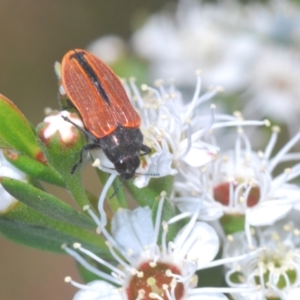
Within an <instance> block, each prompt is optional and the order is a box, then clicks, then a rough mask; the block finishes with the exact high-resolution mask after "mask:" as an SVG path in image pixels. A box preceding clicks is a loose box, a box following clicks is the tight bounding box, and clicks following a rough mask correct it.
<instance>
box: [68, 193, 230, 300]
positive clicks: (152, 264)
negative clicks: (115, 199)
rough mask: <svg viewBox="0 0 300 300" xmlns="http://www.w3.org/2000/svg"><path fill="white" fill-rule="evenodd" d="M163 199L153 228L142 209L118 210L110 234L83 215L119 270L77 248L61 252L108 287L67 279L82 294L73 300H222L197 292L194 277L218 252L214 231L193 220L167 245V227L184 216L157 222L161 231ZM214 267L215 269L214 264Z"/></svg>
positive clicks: (214, 291) (211, 291)
mask: <svg viewBox="0 0 300 300" xmlns="http://www.w3.org/2000/svg"><path fill="white" fill-rule="evenodd" d="M164 197H165V196H164V193H162V195H161V199H160V204H159V208H158V212H157V218H156V221H155V222H156V223H155V225H154V226H153V223H152V218H151V210H150V209H149V208H147V207H144V208H138V209H136V210H134V211H129V210H120V211H118V212H117V213H116V214H115V215H114V217H113V220H112V224H111V231H112V233H111V234H110V233H108V232H107V230H106V228H105V227H104V226H103V221H102V219H101V221H100V220H99V219H98V218H97V217H96V216H95V215H94V214H93V213H92V211H91V210H88V211H89V213H90V214H91V216H92V217H93V218H94V220H95V221H96V222H97V224H98V225H99V227H100V228H101V231H102V233H103V234H104V236H105V237H106V239H107V245H108V247H109V249H110V252H111V254H112V256H113V257H114V258H115V260H116V262H117V263H118V264H119V265H120V267H119V268H116V266H114V265H112V264H111V263H109V262H106V261H104V260H103V259H101V258H100V257H97V256H96V255H94V254H93V253H91V252H90V251H88V250H86V249H84V248H82V247H81V246H80V245H78V244H76V245H74V248H75V249H76V251H74V250H72V249H70V248H68V247H65V250H66V251H67V252H68V253H69V254H70V255H72V256H74V257H75V259H76V260H77V261H78V262H79V263H81V264H82V265H83V266H84V267H86V268H87V269H88V270H90V271H93V272H94V273H95V274H97V275H98V276H100V277H102V278H104V279H105V280H106V281H107V282H103V281H100V280H98V281H94V282H91V283H89V284H88V285H80V284H78V283H76V282H74V281H72V279H70V278H67V279H66V281H68V282H71V283H72V284H73V285H75V286H78V287H79V288H80V289H81V290H80V291H79V292H78V293H77V294H76V295H75V298H74V299H76V300H81V299H85V300H88V299H95V298H97V297H101V299H115V300H121V299H127V300H131V299H144V298H145V299H148V298H154V299H168V300H172V299H174V300H175V299H176V300H180V299H189V300H191V299H199V297H201V299H208V300H212V299H216V300H217V299H227V297H225V296H224V295H223V294H222V289H218V288H196V285H197V278H196V275H195V272H196V271H197V270H199V269H201V268H207V267H209V266H210V262H211V260H212V259H213V258H214V257H215V255H216V254H217V252H218V249H219V240H218V237H217V235H216V233H215V231H214V230H213V228H212V227H210V226H209V225H207V224H206V223H203V222H198V221H196V214H195V215H193V216H192V217H191V219H190V221H189V222H188V223H187V224H186V225H185V226H184V227H183V228H182V229H181V230H180V231H179V232H178V233H177V235H176V237H175V239H174V240H173V241H170V242H167V234H168V227H169V226H172V224H174V223H176V222H177V221H179V220H181V219H182V218H183V217H186V215H185V216H181V215H179V216H176V217H174V218H173V219H170V220H169V221H162V228H161V226H160V224H161V214H162V208H163V204H164ZM161 229H162V233H161V234H162V235H161V241H159V240H158V237H159V236H160V235H159V232H160V230H161ZM159 244H161V246H159ZM79 252H82V253H84V254H85V255H87V256H89V257H90V258H92V259H94V260H95V261H97V262H98V263H100V264H102V265H105V266H106V267H108V268H109V269H111V274H106V273H104V272H102V271H100V270H98V269H95V268H94V267H92V266H91V265H90V264H89V263H88V262H87V261H86V260H85V259H84V258H83V257H82V256H81V255H80V254H79ZM117 253H119V254H117ZM223 263H224V262H223V261H222V264H223ZM214 265H217V264H216V262H215V263H214ZM114 285H115V286H114ZM225 292H227V290H226V289H225Z"/></svg>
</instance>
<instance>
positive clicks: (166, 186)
mask: <svg viewBox="0 0 300 300" xmlns="http://www.w3.org/2000/svg"><path fill="white" fill-rule="evenodd" d="M173 182H174V177H173V176H165V177H160V178H151V180H150V183H149V184H148V186H146V187H144V188H141V189H140V188H137V187H136V186H135V185H134V184H133V181H132V180H131V181H127V182H126V187H127V188H128V190H129V191H130V193H131V194H132V196H133V197H134V199H135V201H136V202H138V203H139V204H140V205H141V206H149V207H152V206H153V205H154V202H155V199H156V198H157V197H158V196H159V195H160V193H161V192H163V191H165V192H166V193H167V197H169V196H170V194H171V191H172V188H173Z"/></svg>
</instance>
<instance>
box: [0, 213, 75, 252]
mask: <svg viewBox="0 0 300 300" xmlns="http://www.w3.org/2000/svg"><path fill="white" fill-rule="evenodd" d="M0 232H1V233H2V234H3V235H4V236H5V237H7V238H8V239H10V240H13V241H14V242H16V243H19V244H22V245H26V246H28V247H32V248H36V249H40V250H47V251H52V252H59V253H65V251H64V250H63V249H62V248H61V246H62V244H64V243H70V244H72V243H74V242H76V240H75V239H74V238H70V236H68V235H66V234H63V233H61V232H58V231H56V230H54V229H51V228H46V227H39V226H34V225H28V224H24V223H22V222H18V221H16V220H10V219H6V218H3V217H0Z"/></svg>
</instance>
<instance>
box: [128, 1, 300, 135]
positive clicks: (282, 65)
mask: <svg viewBox="0 0 300 300" xmlns="http://www.w3.org/2000/svg"><path fill="white" fill-rule="evenodd" d="M299 18H300V9H299V6H298V5H297V4H296V3H294V2H292V1H268V2H267V3H259V2H256V1H249V2H248V3H247V4H241V3H239V2H238V1H236V0H230V1H218V2H217V4H216V3H212V2H210V1H207V2H204V1H200V0H181V1H179V4H178V6H177V7H176V9H175V12H174V13H171V12H170V11H164V12H160V13H157V14H155V15H153V16H151V17H150V18H149V19H148V20H147V21H146V22H145V24H144V25H143V26H142V27H141V28H140V29H139V30H137V31H136V33H135V34H134V35H133V38H132V45H133V48H134V49H135V51H136V53H137V54H138V55H139V56H141V57H143V58H144V59H146V60H147V61H149V62H150V64H149V67H150V69H151V72H152V76H153V78H157V77H158V76H159V77H163V78H169V77H173V78H176V80H177V81H178V83H179V84H181V85H188V86H191V85H192V84H193V82H192V81H191V80H190V76H189V74H191V72H192V71H193V69H194V68H201V69H202V70H203V72H205V80H206V81H205V84H221V85H222V86H224V87H225V88H226V92H227V93H229V94H235V93H239V94H240V95H242V97H240V99H243V100H245V101H244V104H246V106H247V110H246V111H245V110H244V113H245V114H246V112H247V113H248V114H249V116H250V114H251V115H252V116H253V115H255V116H256V117H265V116H268V117H272V118H273V119H274V120H276V121H277V122H282V123H286V124H287V126H288V127H289V130H290V132H292V133H295V131H296V130H297V129H298V128H297V126H298V122H297V121H298V115H299V112H300V106H299V104H298V103H299V101H298V99H299V97H300V87H299V84H298V78H299V77H300V69H299V63H300V58H299V51H300V22H299Z"/></svg>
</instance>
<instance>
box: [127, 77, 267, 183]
mask: <svg viewBox="0 0 300 300" xmlns="http://www.w3.org/2000/svg"><path fill="white" fill-rule="evenodd" d="M196 76H197V83H196V88H195V91H194V94H193V97H186V96H185V95H183V93H181V92H180V91H179V90H177V89H176V87H175V85H174V83H173V82H172V81H171V82H170V85H169V86H165V85H163V83H162V81H160V80H157V81H156V88H151V87H149V86H146V85H143V86H142V89H143V90H144V91H146V94H143V95H141V94H140V92H139V90H138V89H137V87H136V86H135V84H134V81H133V80H131V81H130V88H129V87H127V91H128V94H129V95H130V97H131V98H132V99H133V104H134V106H135V108H136V109H137V111H138V112H139V114H140V116H141V120H142V124H141V130H142V132H143V134H144V139H145V144H146V145H147V146H149V147H151V148H152V149H153V150H154V151H153V152H154V154H153V155H149V156H145V163H144V164H143V163H141V166H140V168H139V169H138V171H137V173H138V174H145V176H138V177H137V178H136V179H135V181H134V184H135V185H136V186H138V187H144V186H146V185H147V184H148V181H149V179H150V176H147V174H157V175H156V177H163V176H166V175H175V174H177V173H182V172H185V169H186V168H189V167H192V168H195V167H196V168H198V167H201V166H203V165H205V164H207V163H208V162H210V161H211V160H213V159H214V157H215V156H216V154H217V153H218V147H216V146H214V145H212V143H211V142H207V141H206V139H205V136H206V135H207V133H208V132H209V130H212V129H217V128H221V127H228V126H236V125H237V124H240V125H242V124H244V125H245V126H247V125H262V124H264V121H243V120H241V119H237V118H234V117H232V116H227V115H215V113H214V110H215V105H213V104H211V103H207V102H209V101H210V100H211V99H212V97H213V96H214V95H216V94H217V93H218V92H219V91H221V90H222V89H221V88H220V87H217V88H211V89H209V90H208V91H207V92H206V93H204V94H202V95H201V87H202V80H201V76H200V72H199V71H197V72H196ZM215 120H216V122H215Z"/></svg>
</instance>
